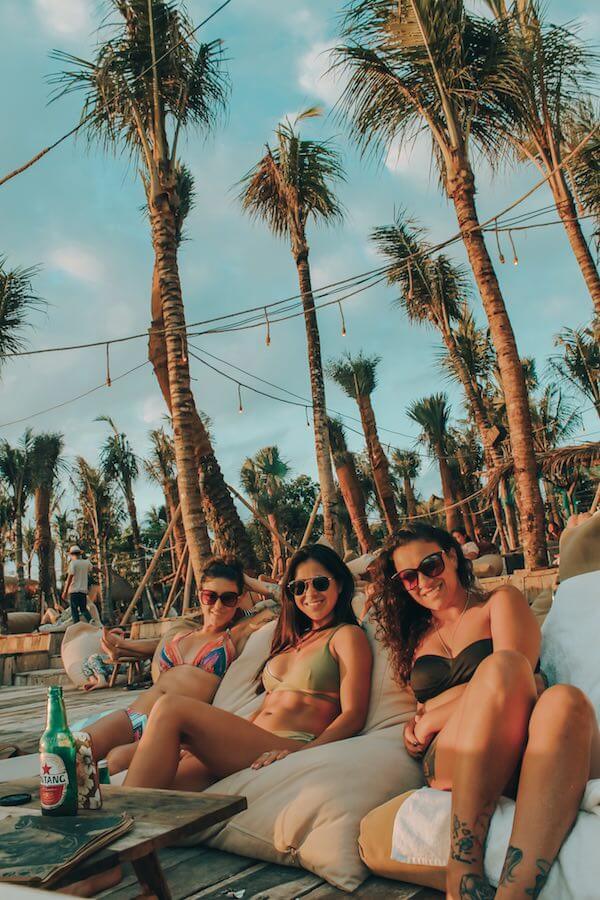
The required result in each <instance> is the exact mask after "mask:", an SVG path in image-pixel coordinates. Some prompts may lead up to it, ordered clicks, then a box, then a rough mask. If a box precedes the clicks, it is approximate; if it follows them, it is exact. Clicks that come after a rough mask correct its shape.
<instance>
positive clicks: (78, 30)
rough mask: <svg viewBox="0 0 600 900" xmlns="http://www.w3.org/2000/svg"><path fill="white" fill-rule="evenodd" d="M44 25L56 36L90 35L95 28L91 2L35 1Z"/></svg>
mask: <svg viewBox="0 0 600 900" xmlns="http://www.w3.org/2000/svg"><path fill="white" fill-rule="evenodd" d="M35 8H36V12H37V14H38V18H39V19H40V21H41V23H42V25H43V26H44V28H45V29H46V30H47V31H50V32H52V33H54V34H62V35H76V34H89V32H90V31H91V30H92V28H93V24H92V23H93V18H92V10H91V4H90V2H89V0H35Z"/></svg>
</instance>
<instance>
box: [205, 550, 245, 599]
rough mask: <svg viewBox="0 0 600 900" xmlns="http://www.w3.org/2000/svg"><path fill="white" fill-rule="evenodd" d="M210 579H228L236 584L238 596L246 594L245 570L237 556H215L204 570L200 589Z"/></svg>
mask: <svg viewBox="0 0 600 900" xmlns="http://www.w3.org/2000/svg"><path fill="white" fill-rule="evenodd" d="M210 578H226V579H227V580H228V581H233V582H235V586H236V587H237V589H238V594H243V593H244V568H243V566H242V564H241V562H240V561H239V559H237V557H235V556H213V557H212V559H209V560H208V562H207V563H206V565H205V566H204V569H203V570H202V578H201V580H200V587H202V585H203V584H204V582H205V581H208V580H209V579H210Z"/></svg>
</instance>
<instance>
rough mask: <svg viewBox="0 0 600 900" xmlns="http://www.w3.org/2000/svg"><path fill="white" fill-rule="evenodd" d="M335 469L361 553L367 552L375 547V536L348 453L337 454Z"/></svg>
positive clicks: (352, 462) (352, 461)
mask: <svg viewBox="0 0 600 900" xmlns="http://www.w3.org/2000/svg"><path fill="white" fill-rule="evenodd" d="M334 463H335V471H336V474H337V480H338V484H339V486H340V491H341V494H342V498H343V500H344V504H345V506H346V509H347V510H348V515H349V516H350V522H351V523H352V528H353V529H354V533H355V535H356V538H357V540H358V543H359V545H360V549H361V552H362V553H369V552H370V551H371V550H373V549H374V548H375V538H374V537H373V535H372V534H371V529H370V528H369V523H368V521H367V513H366V508H365V497H364V494H363V492H362V488H361V486H360V482H359V480H358V476H357V474H356V468H355V466H354V460H353V459H352V455H351V454H350V453H347V454H344V455H343V456H342V455H341V454H339V455H338V456H337V457H336V458H335V459H334Z"/></svg>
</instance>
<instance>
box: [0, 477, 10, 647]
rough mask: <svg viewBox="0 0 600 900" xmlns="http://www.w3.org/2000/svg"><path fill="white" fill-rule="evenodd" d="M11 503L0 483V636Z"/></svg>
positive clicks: (5, 629)
mask: <svg viewBox="0 0 600 900" xmlns="http://www.w3.org/2000/svg"><path fill="white" fill-rule="evenodd" d="M10 525H11V502H10V498H9V496H8V494H7V493H6V492H5V491H4V488H3V486H2V483H1V482H0V634H8V619H7V616H6V580H5V574H4V566H5V564H6V545H7V543H8V537H9V534H10Z"/></svg>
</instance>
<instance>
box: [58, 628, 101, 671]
mask: <svg viewBox="0 0 600 900" xmlns="http://www.w3.org/2000/svg"><path fill="white" fill-rule="evenodd" d="M101 640H102V628H98V627H97V626H96V625H91V624H90V623H88V622H78V623H77V624H76V625H69V626H68V628H67V630H66V631H65V636H64V638H63V641H62V645H61V648H60V655H61V658H62V663H63V666H64V669H65V672H66V673H67V675H68V676H69V678H70V680H71V681H72V682H73V684H74V685H75V687H80V686H81V685H82V684H85V683H86V681H87V677H86V676H85V675H84V674H83V669H82V666H83V663H84V662H85V660H86V659H87V658H88V656H91V655H92V654H93V653H100V649H101V648H100V642H101Z"/></svg>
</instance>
